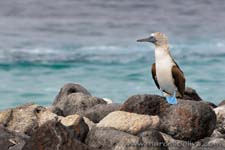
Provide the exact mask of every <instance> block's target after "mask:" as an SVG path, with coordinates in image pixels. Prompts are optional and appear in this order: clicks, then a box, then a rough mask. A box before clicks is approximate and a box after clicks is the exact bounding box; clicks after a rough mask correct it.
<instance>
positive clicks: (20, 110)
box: [0, 104, 58, 135]
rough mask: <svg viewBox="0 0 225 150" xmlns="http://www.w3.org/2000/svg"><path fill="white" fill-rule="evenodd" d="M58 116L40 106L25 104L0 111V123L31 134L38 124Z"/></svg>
mask: <svg viewBox="0 0 225 150" xmlns="http://www.w3.org/2000/svg"><path fill="white" fill-rule="evenodd" d="M57 119H58V116H57V115H56V114H54V113H52V112H51V111H49V110H47V109H46V108H44V107H42V106H38V105H35V104H25V105H23V106H19V107H16V108H12V109H8V110H5V111H2V112H0V124H3V125H4V126H5V127H6V128H7V129H8V130H11V131H16V132H19V133H24V134H27V135H31V134H32V132H34V131H35V130H37V129H38V127H39V126H41V125H42V124H44V123H45V122H47V121H49V120H57Z"/></svg>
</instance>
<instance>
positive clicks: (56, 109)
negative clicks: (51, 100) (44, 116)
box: [47, 106, 64, 116]
mask: <svg viewBox="0 0 225 150" xmlns="http://www.w3.org/2000/svg"><path fill="white" fill-rule="evenodd" d="M47 109H48V110H49V111H51V112H52V113H54V114H56V115H58V116H64V114H63V111H62V110H61V109H60V108H59V107H56V106H49V107H47Z"/></svg>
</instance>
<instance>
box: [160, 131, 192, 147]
mask: <svg viewBox="0 0 225 150" xmlns="http://www.w3.org/2000/svg"><path fill="white" fill-rule="evenodd" d="M161 135H162V136H163V138H164V140H165V142H166V145H167V146H168V149H169V150H190V149H191V147H192V146H193V145H194V143H192V142H190V141H182V140H177V139H174V138H173V137H172V136H170V135H168V134H165V133H162V132H161Z"/></svg>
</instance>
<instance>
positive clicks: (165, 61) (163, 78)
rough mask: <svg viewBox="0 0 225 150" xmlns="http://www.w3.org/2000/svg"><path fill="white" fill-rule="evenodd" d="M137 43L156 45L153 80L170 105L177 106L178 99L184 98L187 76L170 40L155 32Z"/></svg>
mask: <svg viewBox="0 0 225 150" xmlns="http://www.w3.org/2000/svg"><path fill="white" fill-rule="evenodd" d="M137 42H150V43H153V44H154V45H155V50H154V52H155V63H153V64H152V68H151V73H152V78H153V80H154V82H155V84H156V86H157V88H158V89H159V90H160V91H161V92H162V95H163V96H166V100H167V102H168V103H169V104H177V98H176V97H178V98H183V97H184V90H185V76H184V73H183V71H182V70H181V69H180V67H179V66H178V64H177V63H176V61H175V60H174V58H173V57H172V55H171V53H170V49H169V43H168V38H167V36H166V35H165V34H164V33H161V32H155V33H152V34H151V35H150V37H148V38H144V39H139V40H137Z"/></svg>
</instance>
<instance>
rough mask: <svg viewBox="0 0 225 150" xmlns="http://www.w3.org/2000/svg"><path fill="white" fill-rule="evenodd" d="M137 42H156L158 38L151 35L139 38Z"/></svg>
mask: <svg viewBox="0 0 225 150" xmlns="http://www.w3.org/2000/svg"><path fill="white" fill-rule="evenodd" d="M137 42H151V43H155V42H156V39H155V37H154V36H150V37H148V38H144V39H139V40H137Z"/></svg>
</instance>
